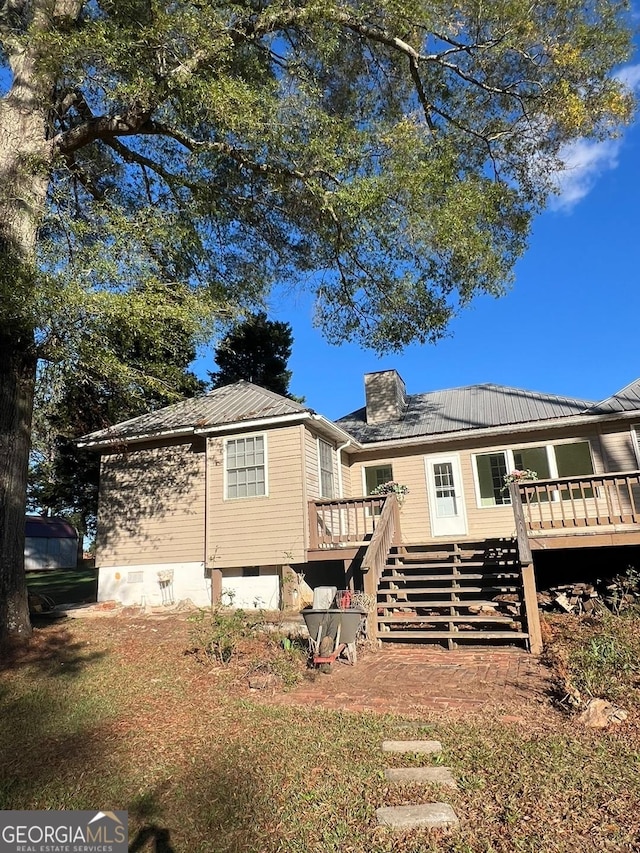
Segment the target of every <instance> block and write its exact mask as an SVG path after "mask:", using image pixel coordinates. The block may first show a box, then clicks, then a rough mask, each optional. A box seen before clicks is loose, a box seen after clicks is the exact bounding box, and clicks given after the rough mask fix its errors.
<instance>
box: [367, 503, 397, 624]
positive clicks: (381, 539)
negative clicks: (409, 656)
mask: <svg viewBox="0 0 640 853" xmlns="http://www.w3.org/2000/svg"><path fill="white" fill-rule="evenodd" d="M399 530H400V505H399V503H398V498H397V496H396V495H395V494H389V495H386V496H385V502H384V506H383V507H382V512H381V513H380V518H379V519H378V523H377V525H376V529H375V530H374V533H373V536H372V537H371V541H370V542H369V544H368V546H367V550H366V551H365V552H364V556H363V558H362V564H361V571H362V574H363V580H364V591H365V593H366V594H367V595H369V596H371V597H372V598H373V601H374V602H375V601H376V600H377V594H378V582H379V580H380V578H381V576H382V572H383V571H384V567H385V565H386V563H387V557H388V556H389V551H390V550H391V546H392V545H393V544H397V537H398V533H399ZM376 617H377V608H376V606H375V604H374V606H373V609H372V610H370V611H369V614H368V616H367V636H368V637H370V638H373V637H375V631H376V623H377V618H376Z"/></svg>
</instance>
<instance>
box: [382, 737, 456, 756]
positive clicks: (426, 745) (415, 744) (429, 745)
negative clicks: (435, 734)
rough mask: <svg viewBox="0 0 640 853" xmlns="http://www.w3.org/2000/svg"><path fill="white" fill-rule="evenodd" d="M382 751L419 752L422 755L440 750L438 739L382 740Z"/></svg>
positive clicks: (440, 745)
mask: <svg viewBox="0 0 640 853" xmlns="http://www.w3.org/2000/svg"><path fill="white" fill-rule="evenodd" d="M382 751H383V752H419V753H421V754H422V755H433V754H434V753H436V752H442V744H441V743H440V741H439V740H383V741H382Z"/></svg>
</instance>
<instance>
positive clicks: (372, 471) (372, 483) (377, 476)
mask: <svg viewBox="0 0 640 853" xmlns="http://www.w3.org/2000/svg"><path fill="white" fill-rule="evenodd" d="M390 480H393V468H392V467H391V465H372V466H371V467H370V468H365V469H364V490H365V494H367V495H370V494H371V493H372V492H373V490H374V489H376V488H377V487H378V486H381V485H382V484H383V483H388V482H389V481H390Z"/></svg>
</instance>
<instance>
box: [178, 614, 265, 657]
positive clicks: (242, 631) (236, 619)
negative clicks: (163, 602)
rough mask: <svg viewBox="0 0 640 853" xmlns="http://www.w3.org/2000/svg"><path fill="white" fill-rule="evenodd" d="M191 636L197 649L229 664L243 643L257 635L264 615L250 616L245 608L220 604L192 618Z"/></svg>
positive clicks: (205, 655)
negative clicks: (240, 608) (239, 608)
mask: <svg viewBox="0 0 640 853" xmlns="http://www.w3.org/2000/svg"><path fill="white" fill-rule="evenodd" d="M190 621H191V622H193V630H192V632H191V638H192V640H193V644H194V647H195V650H196V651H197V652H198V653H200V654H202V655H203V656H204V657H205V658H206V660H207V661H209V662H210V663H216V664H223V665H225V664H228V663H229V662H230V661H231V659H232V658H233V656H234V654H235V653H236V651H237V649H238V646H239V644H240V643H241V642H242V641H243V640H245V639H246V638H248V637H253V636H255V634H256V629H257V626H258V624H259V623H260V622H261V621H262V614H257V615H255V616H249V615H248V614H247V613H245V611H244V610H229V609H227V608H224V607H222V606H220V605H216V606H215V607H214V608H213V609H212V610H210V611H207V610H200V611H199V612H198V613H197V614H196V615H195V616H192V617H191V619H190Z"/></svg>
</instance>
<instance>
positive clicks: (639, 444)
mask: <svg viewBox="0 0 640 853" xmlns="http://www.w3.org/2000/svg"><path fill="white" fill-rule="evenodd" d="M631 443H632V444H633V451H634V453H635V455H636V468H637V469H638V470H639V471H640V424H633V426H632V427H631Z"/></svg>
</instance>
